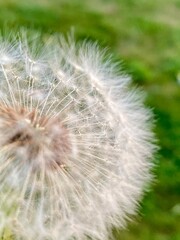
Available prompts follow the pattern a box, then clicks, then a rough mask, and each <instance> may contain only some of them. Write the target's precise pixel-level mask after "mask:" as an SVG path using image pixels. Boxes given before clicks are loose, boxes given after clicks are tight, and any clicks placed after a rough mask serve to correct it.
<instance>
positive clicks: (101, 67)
mask: <svg viewBox="0 0 180 240" xmlns="http://www.w3.org/2000/svg"><path fill="white" fill-rule="evenodd" d="M27 42H28V41H27V39H26V38H25V37H23V38H21V39H19V40H15V41H14V42H12V41H9V42H8V41H7V39H5V40H3V39H1V42H0V216H1V219H2V221H1V222H0V232H3V231H4V230H5V229H8V230H10V231H11V232H12V233H13V235H14V236H15V238H17V239H24V240H32V239H37V240H47V239H48V240H71V239H75V240H84V239H89V238H92V239H98V240H106V239H108V236H109V233H110V229H112V227H123V226H124V225H125V223H126V220H127V219H128V218H129V216H131V215H132V214H134V213H135V212H136V209H137V205H138V201H139V200H140V199H141V197H142V193H143V192H144V190H145V189H146V187H147V183H149V180H150V179H151V174H150V170H151V166H152V162H151V160H152V157H153V153H154V150H155V145H154V143H153V142H154V136H153V133H152V131H151V125H152V124H151V122H152V117H151V112H150V111H149V110H147V109H145V108H144V106H143V103H142V94H141V93H140V92H139V91H137V90H134V89H133V90H129V83H130V78H129V77H128V76H126V75H124V74H122V73H118V71H117V68H116V65H115V64H113V63H111V61H110V58H107V56H106V54H105V52H102V51H100V50H99V48H98V47H97V45H96V44H94V45H93V44H90V43H86V42H84V43H82V44H75V42H74V41H73V40H69V41H65V39H64V38H62V37H61V38H60V41H59V42H58V41H57V42H56V41H51V39H50V40H49V41H47V42H48V43H47V44H44V45H43V46H42V47H39V49H38V50H37V48H38V41H36V40H33V39H32V41H31V43H30V44H28V43H27Z"/></svg>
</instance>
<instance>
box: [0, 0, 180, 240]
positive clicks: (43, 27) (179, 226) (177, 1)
mask: <svg viewBox="0 0 180 240" xmlns="http://www.w3.org/2000/svg"><path fill="white" fill-rule="evenodd" d="M4 26H8V29H11V30H12V31H14V29H17V27H21V26H24V27H26V28H29V29H31V30H32V29H34V30H35V31H36V30H38V31H41V32H42V33H44V34H51V33H54V32H61V33H68V32H69V31H70V29H71V28H72V27H73V28H74V29H75V35H76V38H77V39H85V38H86V39H87V38H88V39H89V40H92V41H96V40H97V41H98V43H99V44H100V45H101V46H102V47H104V46H108V47H109V49H110V52H112V53H113V54H114V59H115V60H123V69H124V70H126V72H128V73H129V74H131V75H132V76H133V79H134V83H135V85H138V86H142V88H143V89H144V90H145V92H146V93H147V102H146V104H147V105H148V106H150V107H151V108H153V110H154V113H155V118H156V120H157V123H156V128H155V132H156V134H157V138H158V139H159V145H160V146H161V149H160V151H159V153H158V156H157V159H156V164H157V167H156V169H155V170H154V172H155V174H156V181H155V183H154V184H153V185H152V187H151V188H152V189H150V192H148V193H147V194H146V196H145V198H144V201H143V203H142V205H141V209H140V214H139V216H137V217H136V218H134V219H133V222H132V223H131V224H129V227H128V229H127V230H123V231H118V230H115V231H114V235H115V239H116V240H180V0H87V1H86V0H62V1H61V0H34V1H33V0H32V1H30V0H0V28H1V29H3V28H4Z"/></svg>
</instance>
